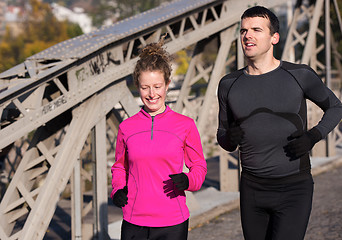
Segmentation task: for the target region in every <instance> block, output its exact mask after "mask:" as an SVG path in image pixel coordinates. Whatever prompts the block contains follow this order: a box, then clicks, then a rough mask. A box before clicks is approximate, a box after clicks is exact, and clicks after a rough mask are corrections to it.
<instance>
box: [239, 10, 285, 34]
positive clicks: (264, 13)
mask: <svg viewBox="0 0 342 240" xmlns="http://www.w3.org/2000/svg"><path fill="white" fill-rule="evenodd" d="M251 17H262V18H267V19H268V20H270V32H271V35H273V34H274V33H279V20H278V18H277V16H276V15H275V14H274V13H273V12H272V11H270V10H269V9H267V8H265V7H262V6H254V7H251V8H248V9H247V10H246V11H245V12H244V13H243V14H242V16H241V20H242V19H245V18H251Z"/></svg>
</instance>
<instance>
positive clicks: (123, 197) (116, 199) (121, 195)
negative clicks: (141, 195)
mask: <svg viewBox="0 0 342 240" xmlns="http://www.w3.org/2000/svg"><path fill="white" fill-rule="evenodd" d="M127 194H128V189H127V186H124V188H123V189H119V190H117V191H116V193H115V194H114V196H113V199H112V200H113V203H114V205H115V206H117V207H119V208H122V207H124V206H125V205H126V204H127V200H128V197H127Z"/></svg>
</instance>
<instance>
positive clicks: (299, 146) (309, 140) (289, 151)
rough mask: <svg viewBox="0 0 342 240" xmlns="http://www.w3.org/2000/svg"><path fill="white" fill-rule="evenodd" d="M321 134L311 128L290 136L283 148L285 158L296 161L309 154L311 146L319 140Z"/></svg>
mask: <svg viewBox="0 0 342 240" xmlns="http://www.w3.org/2000/svg"><path fill="white" fill-rule="evenodd" d="M321 138H322V136H321V133H320V132H319V131H318V130H317V129H316V128H312V129H311V130H309V131H305V132H303V131H301V130H298V131H296V132H294V133H292V134H291V136H290V137H289V138H288V139H289V140H292V141H290V142H289V143H288V144H287V145H286V146H285V147H284V150H285V152H286V156H288V157H290V158H291V159H297V158H300V157H301V156H303V155H304V154H306V153H307V152H309V151H310V150H311V149H312V148H313V146H314V145H315V144H316V143H317V142H318V141H319V140H321ZM293 139H294V140H293Z"/></svg>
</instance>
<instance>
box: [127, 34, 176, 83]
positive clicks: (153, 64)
mask: <svg viewBox="0 0 342 240" xmlns="http://www.w3.org/2000/svg"><path fill="white" fill-rule="evenodd" d="M164 39H165V36H163V37H162V38H161V40H160V41H159V42H157V43H150V44H148V45H146V46H145V47H144V48H143V49H141V51H140V54H139V58H140V59H139V60H138V62H137V64H136V66H135V69H134V72H133V79H134V84H135V85H136V86H139V77H140V74H141V72H145V71H160V72H161V73H163V75H164V80H165V84H168V83H169V82H170V75H171V71H172V68H171V55H170V54H169V53H168V52H167V51H166V50H165V49H164V48H163V45H164Z"/></svg>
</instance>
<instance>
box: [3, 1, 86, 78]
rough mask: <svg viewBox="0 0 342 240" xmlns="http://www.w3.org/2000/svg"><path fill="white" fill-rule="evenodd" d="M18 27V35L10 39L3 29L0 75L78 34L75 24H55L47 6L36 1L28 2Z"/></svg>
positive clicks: (55, 21) (9, 32)
mask: <svg viewBox="0 0 342 240" xmlns="http://www.w3.org/2000/svg"><path fill="white" fill-rule="evenodd" d="M21 28H22V29H23V32H22V33H21V34H20V35H19V36H13V34H12V32H11V30H10V29H8V28H7V30H6V33H5V36H4V37H3V39H2V41H1V42H0V59H1V62H0V72H2V71H5V70H7V69H9V68H11V67H13V66H15V65H17V64H19V63H21V62H23V61H24V60H25V59H26V58H28V57H30V56H32V55H34V54H36V53H38V52H41V51H43V50H44V49H46V48H48V47H50V46H53V45H55V44H57V43H59V42H62V41H64V40H67V39H69V38H73V37H76V36H78V35H81V34H82V30H81V28H80V27H79V26H78V25H77V24H71V23H69V22H67V21H64V22H59V21H58V20H57V19H56V18H55V17H54V16H53V13H52V11H51V8H50V5H49V4H47V3H43V2H40V1H38V0H30V10H29V12H28V14H27V17H26V20H25V21H23V23H22V26H21Z"/></svg>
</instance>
